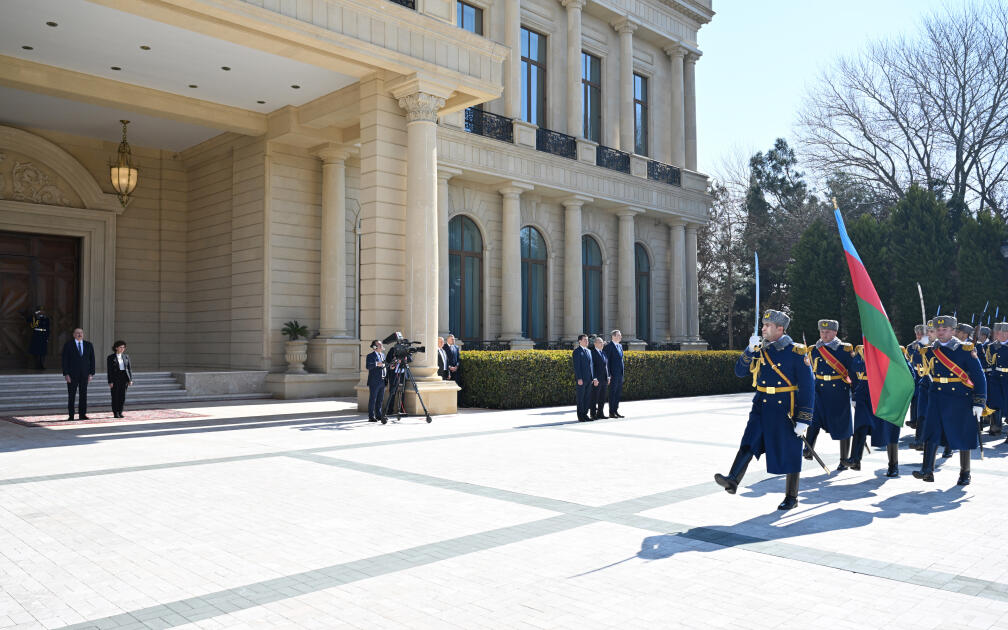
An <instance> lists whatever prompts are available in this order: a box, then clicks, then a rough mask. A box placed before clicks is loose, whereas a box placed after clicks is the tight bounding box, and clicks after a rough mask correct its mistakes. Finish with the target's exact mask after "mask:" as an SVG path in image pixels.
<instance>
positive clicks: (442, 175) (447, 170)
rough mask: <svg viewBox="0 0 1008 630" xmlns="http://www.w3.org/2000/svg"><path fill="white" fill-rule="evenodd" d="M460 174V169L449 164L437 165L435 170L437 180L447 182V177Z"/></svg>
mask: <svg viewBox="0 0 1008 630" xmlns="http://www.w3.org/2000/svg"><path fill="white" fill-rule="evenodd" d="M461 174H462V170H461V169H457V168H451V167H450V166H439V167H438V170H437V178H438V181H439V182H447V181H448V180H449V179H451V178H453V177H458V176H459V175H461Z"/></svg>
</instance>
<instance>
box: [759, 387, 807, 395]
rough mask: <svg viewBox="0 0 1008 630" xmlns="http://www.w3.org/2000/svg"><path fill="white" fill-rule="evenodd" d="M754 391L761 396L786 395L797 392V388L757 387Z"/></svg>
mask: <svg viewBox="0 0 1008 630" xmlns="http://www.w3.org/2000/svg"><path fill="white" fill-rule="evenodd" d="M756 391H758V392H759V393H761V394H770V395H773V394H786V393H788V392H796V391H798V387H797V386H796V385H791V386H790V387H757V388H756Z"/></svg>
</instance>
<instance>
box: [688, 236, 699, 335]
mask: <svg viewBox="0 0 1008 630" xmlns="http://www.w3.org/2000/svg"><path fill="white" fill-rule="evenodd" d="M698 227H700V226H698V225H697V224H696V223H690V224H688V225H687V226H686V304H687V308H688V309H689V311H688V312H689V318H688V320H689V321H688V326H687V330H686V332H687V334H688V335H689V339H690V341H700V306H699V302H698V300H699V295H700V289H699V285H698V282H697V280H698V278H697V228H698Z"/></svg>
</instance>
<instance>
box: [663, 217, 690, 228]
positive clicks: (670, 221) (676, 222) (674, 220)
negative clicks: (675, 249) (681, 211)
mask: <svg viewBox="0 0 1008 630" xmlns="http://www.w3.org/2000/svg"><path fill="white" fill-rule="evenodd" d="M665 224H666V225H668V226H669V227H670V228H685V227H686V221H684V220H683V218H682V217H668V218H667V219H665Z"/></svg>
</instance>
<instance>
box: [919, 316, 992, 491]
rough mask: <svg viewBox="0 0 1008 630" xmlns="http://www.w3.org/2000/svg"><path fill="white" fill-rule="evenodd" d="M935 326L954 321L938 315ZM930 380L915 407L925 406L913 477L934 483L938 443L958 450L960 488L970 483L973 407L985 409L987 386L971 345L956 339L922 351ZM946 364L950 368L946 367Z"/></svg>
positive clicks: (974, 434)
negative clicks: (919, 460) (921, 445)
mask: <svg viewBox="0 0 1008 630" xmlns="http://www.w3.org/2000/svg"><path fill="white" fill-rule="evenodd" d="M934 322H935V326H938V327H942V326H950V325H951V327H953V328H954V327H955V324H956V320H955V318H954V317H952V316H949V315H939V316H937V317H935V319H934ZM922 355H923V358H924V360H925V361H926V362H927V374H928V376H929V377H930V378H929V381H928V386H927V388H925V389H923V390H922V392H921V394H922V395H921V399H920V401H918V405H921V404H922V405H924V409H925V411H924V428H923V431H922V437H923V438H924V462H923V464H922V466H921V470H920V472H917V471H915V472H914V477H917V478H918V479H924V480H925V481H934V460H935V455H936V453H937V449H938V444H939V443H945V444H947V445H948V447H949V448H951V449H955V450H958V451H960V464H961V466H962V472H961V474H960V476H959V483H960V485H966V484H968V483H969V481H970V479H969V477H970V473H969V461H970V460H969V458H970V450H971V449H974V448H977V447H978V446H979V445H980V442H979V427H978V424H977V420H976V419H975V416H974V415H973V407H984V406H985V405H986V401H987V383H986V379H985V378H984V374H983V368H982V367H981V366H980V360H979V359H978V358H977V357H976V355H975V353H974V351H973V344H971V343H963V342H961V341H959V340H958V339H956V338H954V337H953V338H952V339H950V340H949V341H948V342H946V343H941V342H939V341H935V342H934V343H932V344H930V345H929V346H928V347H926V348H924V349H922ZM946 361H947V362H948V364H949V365H946Z"/></svg>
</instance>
